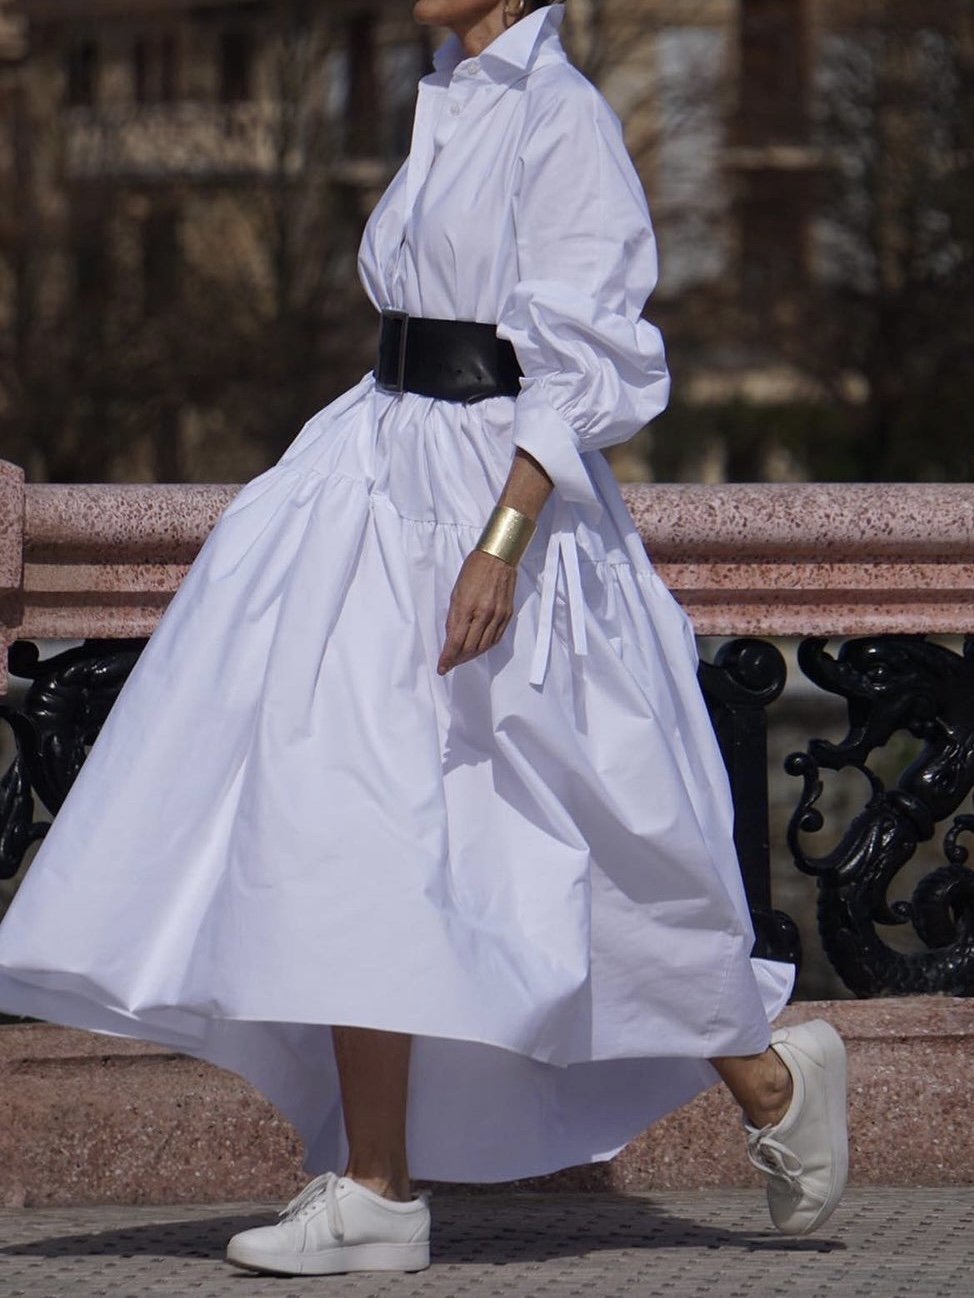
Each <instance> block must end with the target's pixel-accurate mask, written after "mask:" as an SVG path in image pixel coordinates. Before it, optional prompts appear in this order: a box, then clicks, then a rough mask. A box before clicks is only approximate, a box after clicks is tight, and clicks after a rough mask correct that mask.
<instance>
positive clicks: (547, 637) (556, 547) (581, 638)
mask: <svg viewBox="0 0 974 1298" xmlns="http://www.w3.org/2000/svg"><path fill="white" fill-rule="evenodd" d="M562 568H564V572H565V582H566V586H567V593H568V613H569V620H570V622H571V630H572V648H573V649H574V650H575V652H576V653H577V654H586V653H588V642H587V640H586V638H585V600H584V598H583V596H582V577H581V573H580V572H579V569H578V547H577V546H576V544H575V526H574V523H573V520H572V516H571V511H570V510H569V509H568V508H567V507H566V506H565V504H564V502H563V501H562V500H560V499H559V500H558V503H557V505H556V507H555V516H554V519H553V521H552V525H551V535H550V536H549V538H548V548H547V550H546V552H545V563H544V575H543V577H542V579H541V610H540V613H539V618H538V621H539V625H538V636H537V639H536V640H535V645H534V656H533V658H532V660H531V674H530V676H529V677H528V680H529V681H530V683H531V684H532V685H542V684H543V683H544V678H545V673H546V671H547V670H548V659H549V658H550V656H551V637H552V635H553V633H554V622H555V592H556V590H557V587H558V574H559V571H560V570H561V569H562Z"/></svg>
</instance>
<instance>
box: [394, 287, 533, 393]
mask: <svg viewBox="0 0 974 1298" xmlns="http://www.w3.org/2000/svg"><path fill="white" fill-rule="evenodd" d="M521 373H522V371H521V367H520V365H519V364H518V360H517V356H516V354H515V352H514V348H513V347H512V346H511V344H510V343H509V342H508V341H507V339H506V338H498V337H497V332H496V326H495V325H492V324H482V323H481V322H480V321H478V320H433V319H430V318H429V317H428V316H411V315H407V313H406V312H405V311H393V310H390V309H388V308H387V309H386V310H384V311H383V312H382V322H381V324H380V327H379V354H378V359H377V362H376V366H375V370H374V374H375V381H376V386H377V387H379V388H381V389H382V390H383V391H384V392H417V393H419V394H420V395H421V396H424V397H442V398H444V399H445V400H447V401H468V402H469V401H482V400H483V399H484V398H485V397H516V396H517V394H518V393H519V392H520V390H521V385H520V383H519V382H518V380H519V379H520V377H521Z"/></svg>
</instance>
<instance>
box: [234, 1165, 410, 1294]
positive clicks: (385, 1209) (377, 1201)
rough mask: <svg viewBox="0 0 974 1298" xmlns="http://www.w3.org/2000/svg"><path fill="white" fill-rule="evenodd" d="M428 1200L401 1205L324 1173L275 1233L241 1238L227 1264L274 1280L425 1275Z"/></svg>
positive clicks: (269, 1229) (265, 1229) (256, 1231)
mask: <svg viewBox="0 0 974 1298" xmlns="http://www.w3.org/2000/svg"><path fill="white" fill-rule="evenodd" d="M428 1200H429V1196H428V1194H426V1193H423V1194H421V1195H419V1197H418V1198H416V1199H412V1200H410V1201H409V1202H408V1203H397V1202H395V1201H394V1200H392V1199H386V1198H384V1197H383V1196H382V1195H381V1194H376V1193H375V1191H374V1190H370V1189H369V1188H368V1187H367V1186H364V1185H360V1184H359V1182H358V1181H353V1180H351V1179H350V1178H349V1177H347V1176H336V1175H335V1173H334V1172H324V1173H323V1174H322V1175H321V1176H316V1177H315V1179H314V1180H313V1181H311V1182H309V1183H308V1185H306V1186H305V1188H304V1189H303V1190H302V1191H301V1192H300V1194H298V1195H296V1196H295V1197H294V1198H293V1199H292V1200H291V1202H290V1203H289V1204H288V1205H287V1206H286V1207H285V1208H282V1209H281V1211H280V1212H279V1213H278V1216H279V1217H280V1218H281V1221H280V1222H279V1223H278V1224H277V1225H276V1226H255V1227H254V1228H253V1229H252V1230H242V1231H239V1232H238V1233H237V1234H236V1235H234V1236H233V1237H232V1239H231V1240H230V1242H229V1243H228V1244H227V1261H228V1262H231V1263H233V1265H234V1266H243V1267H249V1268H250V1269H251V1270H253V1271H269V1272H271V1273H272V1274H273V1275H335V1274H338V1273H340V1272H343V1271H422V1270H424V1269H425V1268H426V1267H428V1266H429V1264H430V1245H429V1239H430V1210H429V1202H428Z"/></svg>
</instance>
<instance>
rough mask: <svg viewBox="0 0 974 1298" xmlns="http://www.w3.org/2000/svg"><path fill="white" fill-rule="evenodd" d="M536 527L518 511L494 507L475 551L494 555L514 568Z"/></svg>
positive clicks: (525, 515) (506, 506) (506, 507)
mask: <svg viewBox="0 0 974 1298" xmlns="http://www.w3.org/2000/svg"><path fill="white" fill-rule="evenodd" d="M537 526H538V525H537V523H536V522H535V521H534V519H533V518H529V517H528V516H527V514H522V513H521V511H520V510H519V509H511V508H510V507H509V506H508V505H495V506H494V509H493V511H492V512H491V515H490V518H489V519H488V520H487V525H486V526H485V527H484V530H483V532H482V533H481V534H480V540H479V541H478V542H477V544H476V546H475V549H477V550H483V551H485V553H487V554H493V555H496V556H497V558H498V559H503V560H504V562H505V563H509V564H510V565H511V567H512V568H516V567H517V565H518V564H519V563H520V562H521V557H522V555H523V554H524V551H525V550H526V549H527V548H528V545H529V544H530V542H531V537H532V536H534V532H535V529H536V527H537Z"/></svg>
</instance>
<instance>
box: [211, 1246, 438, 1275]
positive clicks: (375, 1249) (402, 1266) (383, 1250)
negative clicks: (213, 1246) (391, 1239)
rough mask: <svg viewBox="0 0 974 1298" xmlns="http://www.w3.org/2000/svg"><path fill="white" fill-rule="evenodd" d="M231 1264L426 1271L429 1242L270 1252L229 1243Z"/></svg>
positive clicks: (284, 1269) (275, 1270) (324, 1270)
mask: <svg viewBox="0 0 974 1298" xmlns="http://www.w3.org/2000/svg"><path fill="white" fill-rule="evenodd" d="M226 1260H227V1261H228V1262H229V1263H230V1265H231V1266H239V1267H244V1268H246V1269H247V1270H248V1271H266V1272H267V1273H268V1274H269V1275H341V1274H343V1273H344V1272H346V1271H425V1270H426V1268H427V1267H428V1266H429V1264H430V1246H429V1243H428V1242H427V1243H417V1244H347V1245H343V1246H342V1247H341V1248H330V1249H326V1250H324V1251H323V1252H321V1253H267V1252H264V1251H261V1252H260V1253H258V1252H257V1251H256V1250H255V1251H254V1252H253V1253H251V1251H250V1250H249V1249H248V1248H247V1247H246V1246H245V1245H239V1244H238V1245H234V1246H233V1247H232V1248H231V1247H230V1246H229V1245H228V1246H227V1255H226Z"/></svg>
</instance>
